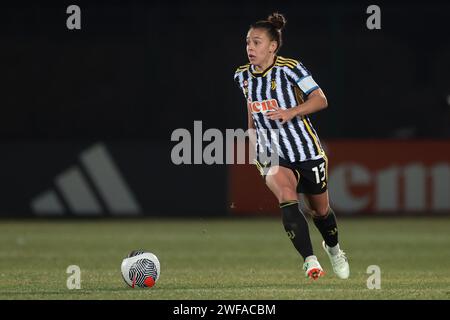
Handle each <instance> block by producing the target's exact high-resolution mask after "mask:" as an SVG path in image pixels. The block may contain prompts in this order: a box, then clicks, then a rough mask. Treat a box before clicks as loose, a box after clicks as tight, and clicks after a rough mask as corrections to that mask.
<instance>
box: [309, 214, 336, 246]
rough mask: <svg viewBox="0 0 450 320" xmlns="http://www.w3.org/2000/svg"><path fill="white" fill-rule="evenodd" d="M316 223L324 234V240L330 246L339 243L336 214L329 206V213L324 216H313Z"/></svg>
mask: <svg viewBox="0 0 450 320" xmlns="http://www.w3.org/2000/svg"><path fill="white" fill-rule="evenodd" d="M313 221H314V224H315V225H316V227H317V229H319V231H320V233H321V234H322V237H323V240H325V243H326V245H327V246H328V247H334V246H336V245H337V244H338V229H337V223H336V216H335V214H334V211H333V210H332V209H331V208H329V210H328V213H327V215H326V216H324V217H318V216H314V217H313Z"/></svg>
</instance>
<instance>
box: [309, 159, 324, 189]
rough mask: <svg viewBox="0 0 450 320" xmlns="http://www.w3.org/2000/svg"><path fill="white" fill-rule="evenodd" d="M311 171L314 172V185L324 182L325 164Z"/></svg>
mask: <svg viewBox="0 0 450 320" xmlns="http://www.w3.org/2000/svg"><path fill="white" fill-rule="evenodd" d="M312 171H314V173H315V175H316V183H317V184H319V183H320V182H322V181H324V180H325V178H326V171H325V162H322V163H321V164H320V165H318V166H316V167H314V168H312Z"/></svg>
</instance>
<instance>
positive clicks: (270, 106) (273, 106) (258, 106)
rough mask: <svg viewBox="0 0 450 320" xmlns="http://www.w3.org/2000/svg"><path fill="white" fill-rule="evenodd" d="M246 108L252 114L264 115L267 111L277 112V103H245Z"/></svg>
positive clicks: (275, 101)
mask: <svg viewBox="0 0 450 320" xmlns="http://www.w3.org/2000/svg"><path fill="white" fill-rule="evenodd" d="M247 106H248V108H249V110H250V111H251V112H252V113H260V112H261V113H266V112H267V111H275V110H278V109H279V107H278V102H277V100H275V99H270V100H264V101H254V102H251V101H247Z"/></svg>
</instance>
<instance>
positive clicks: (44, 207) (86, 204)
mask: <svg viewBox="0 0 450 320" xmlns="http://www.w3.org/2000/svg"><path fill="white" fill-rule="evenodd" d="M80 160H81V163H82V167H83V169H85V171H86V173H87V175H88V177H89V178H90V179H91V181H92V183H93V186H94V187H95V188H96V190H97V192H98V194H99V196H100V197H101V199H102V200H103V202H104V205H105V206H106V209H107V210H108V211H109V212H111V214H121V215H139V214H141V213H142V210H141V208H140V206H139V204H138V202H137V201H136V199H135V197H134V194H133V193H132V191H131V189H130V188H129V187H128V186H127V184H126V182H125V179H124V178H123V177H122V175H121V174H120V171H119V170H118V168H117V166H116V165H115V164H114V161H113V159H112V158H111V155H110V154H109V153H108V150H107V149H106V147H105V145H104V144H103V143H98V144H96V145H94V146H92V147H91V148H89V149H88V150H86V151H83V152H82V153H81V154H80ZM55 185H56V187H57V191H58V192H59V193H60V195H61V197H63V199H64V200H65V203H66V204H67V207H68V209H69V210H70V212H71V213H73V214H76V215H101V214H102V213H103V212H104V209H103V208H102V205H101V203H100V201H99V200H98V199H97V197H96V195H95V192H94V190H93V189H92V188H91V187H90V185H89V183H88V181H87V180H86V177H85V176H84V173H83V172H82V170H81V168H80V167H77V166H74V167H71V168H69V169H67V170H66V171H64V172H63V173H61V174H60V175H58V176H57V177H56V178H55ZM57 191H55V190H47V191H44V192H43V193H41V194H39V195H38V196H36V197H35V198H34V199H32V201H31V208H32V210H33V212H34V213H35V214H37V215H64V214H66V213H67V212H66V211H67V210H66V208H65V205H63V202H61V200H60V198H59V195H58V192H57Z"/></svg>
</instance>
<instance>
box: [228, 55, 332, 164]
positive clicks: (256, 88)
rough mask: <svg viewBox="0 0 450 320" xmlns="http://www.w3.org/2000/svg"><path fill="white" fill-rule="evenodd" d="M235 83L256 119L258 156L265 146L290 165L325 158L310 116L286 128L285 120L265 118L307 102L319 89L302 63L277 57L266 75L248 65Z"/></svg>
mask: <svg viewBox="0 0 450 320" xmlns="http://www.w3.org/2000/svg"><path fill="white" fill-rule="evenodd" d="M234 80H235V81H236V82H237V84H238V85H239V87H240V88H241V90H242V92H243V93H244V96H245V98H246V99H247V107H248V109H249V110H250V112H251V114H252V117H253V122H254V124H255V127H256V136H257V142H256V152H257V154H259V153H260V152H262V151H261V150H263V149H264V147H265V148H266V150H267V149H269V150H270V151H271V152H274V150H276V151H277V152H278V155H279V156H280V157H281V158H283V159H285V160H287V161H290V162H298V161H306V160H315V159H319V158H322V157H323V156H324V150H323V148H322V145H321V144H320V140H319V137H318V135H317V133H316V131H315V130H314V127H313V125H312V123H311V121H310V119H309V118H308V117H307V116H303V117H295V118H293V119H292V120H291V121H287V122H286V123H285V124H283V125H281V124H280V123H281V121H279V120H277V121H275V120H270V119H268V118H267V117H266V116H265V113H266V112H267V111H270V110H274V109H277V107H279V108H281V109H288V108H292V107H295V106H297V105H299V104H301V103H303V102H304V101H305V99H306V98H307V96H308V94H310V93H311V92H312V91H314V90H316V89H318V88H319V86H318V85H317V83H316V82H315V81H314V80H313V78H312V76H311V74H310V73H309V71H308V70H307V69H306V68H305V67H304V66H303V65H302V64H301V63H300V62H299V61H297V60H293V59H288V58H283V57H280V56H277V57H276V59H275V61H274V63H273V64H272V65H271V66H270V67H269V68H267V70H265V71H262V72H257V71H256V70H255V68H254V66H253V65H251V64H250V63H248V64H246V65H243V66H241V67H239V68H237V70H236V73H235V75H234ZM273 129H275V130H273ZM276 129H278V130H276ZM274 132H277V133H278V134H274ZM273 144H274V145H273ZM274 147H275V148H274Z"/></svg>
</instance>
